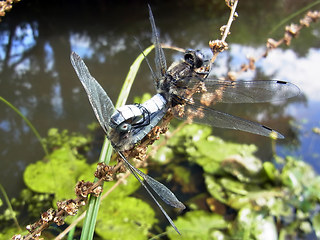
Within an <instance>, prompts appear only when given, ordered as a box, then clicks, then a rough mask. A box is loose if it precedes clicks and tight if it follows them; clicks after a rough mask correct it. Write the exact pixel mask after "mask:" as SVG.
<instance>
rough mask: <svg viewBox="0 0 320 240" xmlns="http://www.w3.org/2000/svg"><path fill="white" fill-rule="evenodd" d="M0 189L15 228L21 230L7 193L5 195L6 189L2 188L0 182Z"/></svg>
mask: <svg viewBox="0 0 320 240" xmlns="http://www.w3.org/2000/svg"><path fill="white" fill-rule="evenodd" d="M0 191H1V192H2V195H3V197H4V199H5V202H6V203H7V205H8V208H9V211H10V213H11V217H12V219H13V221H14V224H15V225H16V226H17V228H18V229H19V231H22V229H21V227H20V225H19V223H18V220H17V218H16V214H15V213H14V211H13V208H12V205H11V203H10V200H9V198H8V195H7V193H6V191H5V190H4V188H3V186H2V185H1V184H0Z"/></svg>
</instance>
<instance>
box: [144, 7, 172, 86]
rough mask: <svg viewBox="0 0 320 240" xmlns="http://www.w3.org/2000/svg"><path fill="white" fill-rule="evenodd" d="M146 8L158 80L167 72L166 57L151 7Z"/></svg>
mask: <svg viewBox="0 0 320 240" xmlns="http://www.w3.org/2000/svg"><path fill="white" fill-rule="evenodd" d="M148 7H149V19H150V23H151V28H152V43H153V45H154V50H155V59H154V61H155V65H156V75H157V76H156V77H157V79H158V80H159V79H160V78H161V77H162V76H164V75H165V74H166V72H167V63H166V57H165V55H164V52H163V50H162V48H161V44H160V38H159V33H158V31H157V27H156V24H155V22H154V18H153V14H152V11H151V7H150V5H148Z"/></svg>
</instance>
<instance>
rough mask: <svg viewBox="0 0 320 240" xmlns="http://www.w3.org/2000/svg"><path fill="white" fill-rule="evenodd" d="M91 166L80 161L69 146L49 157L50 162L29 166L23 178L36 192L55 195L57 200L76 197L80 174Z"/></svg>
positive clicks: (40, 162) (39, 162)
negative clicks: (76, 185)
mask: <svg viewBox="0 0 320 240" xmlns="http://www.w3.org/2000/svg"><path fill="white" fill-rule="evenodd" d="M88 167H89V165H88V164H87V163H86V162H85V161H84V160H83V159H78V158H76V157H75V155H74V154H73V152H72V149H71V148H70V147H68V146H65V147H62V148H59V149H57V150H55V151H53V153H52V154H51V155H50V156H49V161H47V162H44V161H38V162H36V163H33V164H30V165H28V167H27V168H26V170H25V172H24V175H23V178H24V182H25V184H26V185H27V186H28V187H29V188H30V189H31V190H32V191H35V192H40V193H50V194H53V193H54V194H55V197H56V199H59V200H61V199H68V198H73V197H74V186H75V184H76V182H77V180H78V177H79V175H80V174H82V173H83V172H84V171H86V170H87V169H88Z"/></svg>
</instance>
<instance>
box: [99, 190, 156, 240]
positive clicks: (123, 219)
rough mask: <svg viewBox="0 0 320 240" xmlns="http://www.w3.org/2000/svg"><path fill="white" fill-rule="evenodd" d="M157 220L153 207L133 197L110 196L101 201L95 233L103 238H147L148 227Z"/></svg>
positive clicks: (137, 239)
mask: <svg viewBox="0 0 320 240" xmlns="http://www.w3.org/2000/svg"><path fill="white" fill-rule="evenodd" d="M156 222H157V219H156V218H155V213H154V211H153V209H152V208H151V207H150V206H149V205H148V204H147V203H145V202H144V201H142V200H140V199H137V198H133V197H124V198H118V197H116V196H115V197H110V198H108V201H103V202H101V206H100V210H99V215H98V218H97V225H96V233H97V234H99V235H100V236H101V237H103V239H114V240H116V239H119V240H120V239H121V240H126V239H128V240H129V239H130V240H131V239H135V240H140V239H147V236H148V233H149V229H150V228H151V227H152V225H153V224H154V223H156Z"/></svg>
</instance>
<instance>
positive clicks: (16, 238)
mask: <svg viewBox="0 0 320 240" xmlns="http://www.w3.org/2000/svg"><path fill="white" fill-rule="evenodd" d="M11 239H12V240H21V239H23V237H22V235H21V234H17V235H14V236H13V237H12V238H11Z"/></svg>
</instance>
